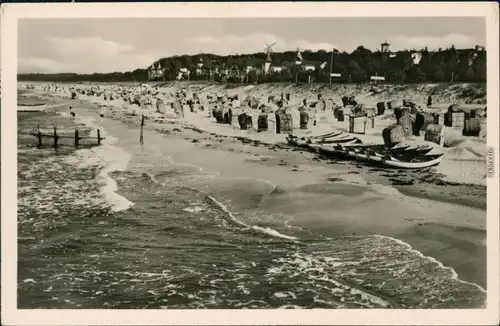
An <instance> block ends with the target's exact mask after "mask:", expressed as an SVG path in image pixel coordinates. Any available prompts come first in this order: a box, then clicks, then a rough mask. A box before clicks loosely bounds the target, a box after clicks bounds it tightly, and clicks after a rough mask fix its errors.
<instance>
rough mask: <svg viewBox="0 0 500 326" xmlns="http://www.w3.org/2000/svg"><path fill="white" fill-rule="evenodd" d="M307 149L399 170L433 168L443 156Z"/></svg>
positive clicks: (343, 148) (325, 147)
mask: <svg viewBox="0 0 500 326" xmlns="http://www.w3.org/2000/svg"><path fill="white" fill-rule="evenodd" d="M309 147H310V148H311V149H313V150H314V151H316V152H319V153H324V154H331V155H337V156H340V155H343V156H347V157H350V158H355V159H356V160H361V161H368V162H373V163H378V164H381V165H384V166H389V167H395V168H401V169H421V168H426V167H431V166H435V165H438V164H439V163H440V162H441V159H442V156H443V154H437V155H422V154H419V153H418V152H411V153H405V152H404V151H403V152H400V153H395V152H392V153H391V150H392V149H386V151H380V150H379V151H375V150H372V149H367V148H363V146H342V145H334V146H332V145H327V144H309ZM408 147H409V146H408Z"/></svg>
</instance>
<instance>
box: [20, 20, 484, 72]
mask: <svg viewBox="0 0 500 326" xmlns="http://www.w3.org/2000/svg"><path fill="white" fill-rule="evenodd" d="M18 31H19V40H18V41H19V43H18V46H19V47H18V51H19V52H18V56H19V60H18V68H19V72H21V73H32V72H40V73H53V72H78V73H94V72H112V71H128V70H133V69H136V68H146V67H147V66H149V65H150V64H151V63H153V62H154V61H155V60H157V59H159V58H161V57H166V56H172V55H180V54H196V53H200V52H203V53H216V54H234V53H238V54H241V53H254V52H263V51H264V47H265V43H266V42H267V43H273V42H276V43H277V44H276V46H274V47H273V50H275V51H283V50H296V49H297V47H299V48H300V49H311V50H318V49H325V50H328V51H330V50H331V49H332V48H337V49H339V50H341V51H342V50H346V51H349V52H350V51H352V50H353V49H355V48H356V47H357V46H359V45H363V46H365V47H367V48H370V49H372V50H375V49H376V48H379V47H380V43H383V42H384V41H387V42H388V43H390V44H391V50H400V49H411V48H422V47H425V46H427V47H428V48H429V49H437V48H439V47H442V48H445V47H448V46H450V45H452V44H453V45H455V47H456V48H465V47H474V45H476V44H477V45H486V44H485V43H486V35H485V34H486V27H485V20H484V19H483V18H474V17H464V18H455V17H453V18H450V17H446V18H427V17H426V18H417V17H412V18H410V17H405V18H338V17H337V18H276V19H268V18H238V19H227V18H219V19H216V18H206V19H205V18H155V19H152V18H112V19H111V18H110V19H107V18H106V19H103V18H98V19H88V18H82V19H75V18H72V19H29V20H27V19H24V20H19V27H18Z"/></svg>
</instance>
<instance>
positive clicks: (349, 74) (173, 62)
mask: <svg viewBox="0 0 500 326" xmlns="http://www.w3.org/2000/svg"><path fill="white" fill-rule="evenodd" d="M413 52H414V51H412V50H405V51H398V52H396V53H393V54H392V55H390V54H389V53H382V52H380V51H371V50H369V49H367V48H365V47H363V46H361V45H360V46H358V47H357V48H356V50H354V51H353V52H352V53H346V52H337V51H335V53H334V54H333V65H332V66H331V60H332V52H331V51H330V52H327V51H325V50H320V51H316V52H313V51H310V50H303V51H302V56H303V59H304V61H305V62H307V63H308V64H311V65H314V66H315V67H316V70H315V71H314V72H311V73H308V72H305V71H303V70H302V69H301V68H300V67H298V66H296V65H295V60H296V52H295V51H286V52H274V53H272V55H271V58H272V62H273V65H282V66H285V68H286V69H285V70H283V71H281V72H279V73H271V74H269V75H263V74H262V72H261V71H251V72H250V73H249V75H248V78H247V76H244V77H243V78H242V76H237V77H236V78H227V81H228V82H238V83H241V82H242V80H243V82H247V81H248V83H256V82H258V83H264V82H295V78H296V77H297V79H298V80H299V81H300V82H307V81H308V76H309V74H310V75H311V77H312V78H313V79H314V81H315V82H322V83H325V82H328V81H329V78H330V76H329V74H330V71H332V72H334V73H341V74H342V77H341V78H336V79H335V82H349V81H351V82H353V83H363V82H367V81H369V79H370V76H375V75H377V76H384V77H385V78H386V81H387V82H391V83H415V82H450V81H451V80H452V78H453V80H454V81H460V82H486V51H484V50H479V51H478V50H476V49H456V48H455V47H454V46H451V47H450V48H449V49H439V50H438V51H435V52H431V51H428V50H427V48H424V49H421V50H420V53H421V55H422V57H421V60H420V62H419V63H418V64H414V62H413V59H412V53H413ZM266 57H267V55H266V54H265V53H262V52H260V53H252V54H244V55H229V56H218V55H214V54H205V53H203V54H197V55H181V56H173V57H168V58H161V59H159V60H157V61H156V62H154V63H152V64H154V65H157V64H160V65H161V67H163V68H164V71H165V76H164V78H159V79H158V80H159V81H160V80H163V79H164V80H166V81H168V80H174V79H175V78H176V77H177V75H178V72H179V69H180V68H187V69H188V70H189V71H190V72H191V75H190V79H192V80H209V76H210V71H212V74H213V78H212V80H213V81H218V82H220V81H223V79H224V78H223V77H224V70H225V69H229V70H231V69H232V70H233V71H235V70H236V68H237V69H238V71H239V72H240V73H241V74H245V72H246V71H247V66H252V67H256V68H257V69H258V70H261V69H262V66H263V64H264V62H265V60H266ZM200 60H201V61H200ZM200 62H202V63H203V67H202V68H201V69H200V70H201V71H197V69H198V63H200ZM325 62H326V66H324V68H321V64H323V63H325ZM217 69H218V70H219V72H218V73H215V71H216V70H217ZM452 76H453V77H452ZM18 80H19V81H48V82H144V81H147V80H148V71H147V68H142V69H136V70H134V71H128V72H112V73H95V74H75V73H58V74H39V73H35V74H19V75H18Z"/></svg>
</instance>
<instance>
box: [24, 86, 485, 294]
mask: <svg viewBox="0 0 500 326" xmlns="http://www.w3.org/2000/svg"><path fill="white" fill-rule="evenodd" d="M429 87H432V85H430V86H429V85H422V86H412V87H403V88H402V89H399V88H397V87H389V86H387V87H385V86H384V87H380V90H379V91H380V93H377V95H376V96H370V95H369V94H372V93H373V89H370V87H365V89H361V90H360V89H356V88H355V87H354V86H353V87H350V88H349V87H346V86H339V87H327V86H325V87H323V88H322V89H320V90H318V89H314V88H310V87H309V86H308V87H307V88H305V87H302V88H296V87H295V86H293V85H292V86H285V87H284V86H281V85H277V86H274V85H258V86H255V87H247V88H246V89H234V90H231V89H230V90H229V92H234V93H238V94H242V92H244V91H245V92H246V94H251V95H252V96H256V97H257V96H259V97H260V98H262V99H264V98H265V97H267V96H268V95H269V94H279V93H281V92H287V91H290V90H292V91H293V92H292V101H290V105H292V106H293V105H297V103H299V102H300V101H301V100H302V99H303V98H306V97H309V98H311V97H313V96H314V95H313V94H315V93H316V92H321V93H322V94H324V96H325V97H327V98H332V99H333V101H334V102H337V103H338V102H339V101H340V97H341V96H343V95H344V94H349V95H352V94H353V93H355V95H356V98H357V99H360V101H363V102H364V103H367V104H368V103H370V104H373V103H376V102H378V101H381V100H388V99H394V96H395V94H398V95H397V96H399V98H396V99H402V98H410V99H411V100H413V101H415V102H416V103H421V102H423V100H424V99H425V94H426V92H428V88H429ZM440 87H441V86H440ZM459 87H462V86H461V85H456V86H453V87H451V88H450V87H447V88H444V89H443V96H442V97H440V98H439V99H438V100H437V101H436V102H438V101H441V102H442V103H443V105H444V103H446V102H448V101H460V100H461V99H460V98H459V95H460V92H459V91H457V90H456V89H457V88H459ZM185 88H192V89H198V91H199V92H200V93H205V94H206V93H210V94H217V93H218V92H222V89H221V88H222V86H217V85H196V84H195V83H190V84H188V83H172V84H167V85H163V86H162V87H160V91H163V92H165V93H169V92H172V89H185ZM200 88H201V90H200ZM42 93H43V92H39V91H37V92H35V93H33V94H36V96H37V97H39V98H43V99H44V100H45V101H47V103H49V106H51V105H52V106H53V109H51V110H53V111H55V112H58V113H59V114H60V115H62V116H63V117H67V116H68V107H69V106H72V107H73V108H75V111H76V112H77V121H78V122H82V123H85V121H88V120H89V119H96V121H95V122H94V124H95V125H97V126H99V122H98V120H97V114H98V112H99V108H100V107H103V106H104V107H105V108H106V116H105V121H104V122H103V124H102V125H100V126H101V128H102V129H103V130H106V133H109V134H110V135H112V136H113V137H116V138H118V141H117V143H116V146H118V147H122V148H124V149H126V146H127V145H126V143H122V142H121V140H120V139H121V136H120V135H125V133H126V134H129V135H132V134H133V135H134V136H133V137H136V139H137V142H138V139H139V128H140V127H139V125H140V115H136V116H131V115H130V114H129V112H130V106H129V105H128V104H125V105H124V101H123V100H113V101H104V100H103V98H102V97H100V98H99V97H95V96H86V95H81V96H79V98H78V99H75V100H72V99H70V98H69V94H68V93H59V94H53V93H50V92H48V93H45V94H42ZM457 94H458V95H457ZM410 96H411V97H410ZM262 101H263V102H265V100H262ZM466 101H467V99H462V102H463V105H464V106H466V105H467V103H465V102H466ZM468 105H470V106H471V107H474V108H476V107H477V108H480V107H484V106H485V105H484V104H468ZM154 107H155V105H154V103H152V104H151V105H150V106H148V107H146V108H139V107H138V108H136V109H135V110H136V111H137V113H138V114H145V115H146V116H148V117H149V119H147V120H146V123H145V133H144V148H146V147H148V146H154V147H155V148H156V147H158V146H160V147H158V148H161V149H158V150H161V151H163V150H165V151H166V152H168V155H169V157H170V158H172V159H173V160H175V162H178V163H182V164H186V165H192V166H197V167H200V169H203V170H204V171H210V172H214V171H215V172H217V173H218V174H219V175H220V176H221V177H225V178H233V179H240V180H242V179H253V180H265V181H266V182H267V183H269V184H271V185H272V190H271V192H270V193H269V196H270V199H268V200H266V201H263V203H262V204H261V205H260V207H259V210H261V211H265V212H266V214H269V215H273V214H278V215H281V216H293V225H294V226H295V227H297V228H301V229H302V230H308V232H312V233H314V234H317V235H321V236H324V237H326V238H328V239H337V238H342V237H352V236H354V237H356V236H359V237H362V236H367V235H378V236H386V237H390V238H393V239H398V240H400V241H403V242H404V243H406V244H408V245H409V246H411V247H412V248H413V249H414V250H417V251H418V252H420V253H421V254H422V255H424V256H425V257H432V258H433V259H435V260H436V261H438V262H439V263H440V264H442V265H444V266H445V267H451V268H453V270H454V271H455V272H456V273H457V274H458V275H457V277H458V278H459V279H460V280H463V281H466V282H471V283H475V284H477V285H479V286H481V287H482V288H484V289H485V288H486V246H485V239H486V186H485V173H486V172H485V167H484V165H485V164H484V155H485V150H486V149H485V140H481V139H472V140H471V139H466V138H465V137H462V136H461V135H459V133H458V132H456V131H454V130H450V131H449V134H448V137H447V139H448V140H449V141H450V142H455V143H456V144H457V145H455V146H453V147H441V148H436V149H435V150H436V151H441V152H444V153H445V155H444V159H443V161H442V163H441V164H440V165H439V166H438V167H437V168H432V169H426V170H424V171H421V170H417V171H409V172H407V171H404V172H402V171H399V170H391V169H383V168H378V167H371V166H367V165H365V164H362V163H360V162H359V163H358V162H352V161H348V160H341V159H338V160H336V159H332V158H326V157H322V156H321V155H319V154H317V153H311V152H308V151H306V150H302V149H298V148H294V147H292V146H290V145H288V144H287V143H286V142H285V139H284V135H277V134H275V133H271V132H268V133H257V132H255V131H244V130H239V128H238V127H237V126H234V125H233V126H230V125H220V124H216V123H215V121H214V120H215V119H213V118H211V117H210V118H209V117H208V116H209V114H210V110H209V109H206V110H205V111H204V112H200V113H197V114H189V113H186V117H185V118H184V119H175V118H166V119H163V120H161V121H156V122H155V121H154V120H155V118H156V115H155V113H154ZM389 123H391V120H390V119H387V120H383V119H382V118H381V119H378V120H377V121H376V127H375V128H373V129H370V130H368V132H367V134H366V135H360V136H359V137H360V138H361V139H362V140H363V142H364V143H372V142H373V143H381V142H382V139H381V136H380V132H381V129H382V128H383V127H384V126H387V125H388V124H389ZM332 125H333V128H335V129H337V130H346V128H347V127H346V126H347V124H346V123H344V124H338V123H337V124H336V122H334V121H326V118H325V121H324V122H323V121H322V123H321V124H320V125H318V127H317V128H315V129H313V130H307V131H302V130H298V131H297V132H296V133H297V134H299V135H301V133H302V134H304V135H306V134H307V133H309V134H314V133H321V132H323V131H324V130H328V129H329V128H330V129H331V127H332ZM94 127H95V126H94ZM407 142H408V143H412V144H413V143H424V141H423V137H422V138H418V137H410V139H407ZM158 144H161V145H158ZM434 145H435V144H434ZM163 148H164V149H163ZM473 152H474V153H476V154H477V153H478V152H479V154H478V155H474V154H473ZM157 164H162V161H158V162H157ZM200 171H201V170H200ZM242 182H243V181H242ZM242 186H244V184H243V183H242ZM246 190H247V191H250V190H249V189H246ZM233 191H234V189H233ZM255 191H257V190H255ZM117 193H118V194H121V195H123V193H122V190H121V188H120V186H118V189H117ZM125 197H127V196H125ZM131 200H132V199H131ZM132 201H133V200H132ZM366 203H370V205H365V204H366ZM238 205H240V206H238ZM245 205H248V203H247V204H237V205H236V204H235V207H239V208H240V212H242V211H243V209H244V208H246V207H245ZM310 205H314V210H311V209H310V208H308V207H311V206H310ZM275 222H276V221H275ZM269 223H270V225H273V222H272V221H270V222H269ZM301 232H302V231H301ZM299 233H300V232H299ZM302 233H303V232H302Z"/></svg>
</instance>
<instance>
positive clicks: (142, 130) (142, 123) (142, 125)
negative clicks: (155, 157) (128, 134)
mask: <svg viewBox="0 0 500 326" xmlns="http://www.w3.org/2000/svg"><path fill="white" fill-rule="evenodd" d="M139 143H141V145H144V114H143V115H142V117H141V135H140V137H139Z"/></svg>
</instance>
